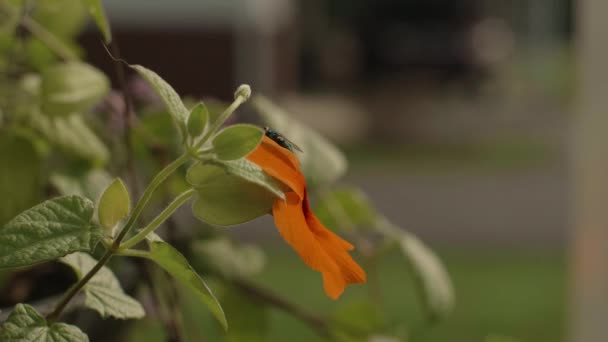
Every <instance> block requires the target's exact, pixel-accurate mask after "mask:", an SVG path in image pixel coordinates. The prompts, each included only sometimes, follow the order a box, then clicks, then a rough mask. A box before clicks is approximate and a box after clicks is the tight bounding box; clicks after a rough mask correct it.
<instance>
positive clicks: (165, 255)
mask: <svg viewBox="0 0 608 342" xmlns="http://www.w3.org/2000/svg"><path fill="white" fill-rule="evenodd" d="M148 245H149V246H150V253H149V254H147V256H146V257H147V258H149V259H150V260H152V261H154V262H156V263H157V264H158V265H159V266H160V267H162V268H163V269H164V270H165V271H167V273H169V274H170V275H171V276H173V277H174V278H175V279H177V281H179V282H180V283H181V284H182V285H184V286H185V287H187V288H188V289H190V290H192V291H193V293H194V294H195V295H196V297H197V298H198V299H199V300H200V301H201V302H202V303H203V304H205V305H206V306H207V307H208V308H209V310H211V313H212V314H213V315H214V316H215V318H217V320H218V321H219V322H220V324H221V325H222V327H224V329H228V321H227V320H226V316H225V314H224V310H223V309H222V306H221V305H220V303H219V301H218V300H217V298H216V297H215V295H214V294H213V292H211V289H210V288H209V286H207V284H206V283H205V281H204V280H203V279H202V278H201V277H200V276H199V275H198V273H196V271H194V269H193V268H192V266H190V264H189V263H188V260H187V259H186V258H185V257H184V256H183V255H182V254H181V253H180V252H179V251H178V250H177V249H175V248H173V246H171V245H170V244H168V243H166V242H163V241H159V240H154V241H150V240H148Z"/></svg>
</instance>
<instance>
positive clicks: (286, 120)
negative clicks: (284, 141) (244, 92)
mask: <svg viewBox="0 0 608 342" xmlns="http://www.w3.org/2000/svg"><path fill="white" fill-rule="evenodd" d="M252 103H253V106H254V108H255V109H256V111H257V112H258V113H259V114H260V115H261V116H262V118H263V119H264V121H265V122H266V123H267V124H268V125H269V126H270V127H271V128H273V129H274V130H276V131H277V132H279V133H281V134H282V135H284V136H285V137H286V138H288V139H289V140H291V141H293V142H294V143H295V144H297V145H298V146H299V147H300V148H301V149H302V151H304V153H299V154H298V159H299V160H300V163H301V164H302V169H303V170H304V174H305V175H306V177H307V178H309V179H310V180H311V181H312V182H311V183H312V184H330V183H332V182H334V181H336V180H337V179H338V178H340V177H342V176H343V175H344V173H345V172H346V169H347V167H348V164H347V161H346V157H345V156H344V154H343V153H342V152H341V151H340V150H339V149H338V148H337V147H336V146H335V145H334V144H332V143H331V142H329V141H328V140H327V139H326V138H324V137H323V136H321V135H320V134H319V133H317V132H316V131H315V130H313V129H312V128H310V127H308V126H306V125H304V124H302V123H301V122H299V121H297V120H296V119H294V118H293V117H292V116H291V115H289V114H288V113H286V112H285V111H284V110H283V109H281V108H280V107H278V106H277V105H275V104H274V103H272V102H271V101H270V100H268V99H267V98H265V97H263V96H259V95H258V96H254V97H253V102H252Z"/></svg>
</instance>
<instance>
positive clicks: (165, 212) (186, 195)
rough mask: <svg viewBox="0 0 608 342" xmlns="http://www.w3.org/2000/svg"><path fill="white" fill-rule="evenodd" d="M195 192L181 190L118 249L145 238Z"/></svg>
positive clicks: (192, 190) (128, 246)
mask: <svg viewBox="0 0 608 342" xmlns="http://www.w3.org/2000/svg"><path fill="white" fill-rule="evenodd" d="M195 194H196V190H194V189H189V190H186V191H184V192H182V193H181V194H180V195H178V196H177V197H176V198H175V199H174V200H173V201H172V202H171V203H169V205H168V206H167V207H166V208H165V209H164V210H163V211H162V212H161V213H160V214H158V216H156V218H154V220H152V221H151V222H150V223H149V224H148V225H147V226H146V227H144V228H143V229H142V230H140V231H139V232H138V233H137V234H135V235H134V236H133V237H131V238H130V239H129V240H127V241H125V242H124V243H123V244H121V245H120V250H122V249H127V248H130V247H133V246H135V245H136V244H138V243H139V242H140V241H141V240H143V239H145V238H146V236H147V235H148V234H149V233H150V232H152V231H154V230H155V229H156V228H158V227H159V226H160V225H161V224H162V223H163V222H165V220H167V219H168V218H169V217H170V216H171V215H172V214H173V213H174V212H175V210H177V208H179V207H181V206H182V204H184V203H185V202H186V201H188V200H189V199H190V198H192V196H194V195H195Z"/></svg>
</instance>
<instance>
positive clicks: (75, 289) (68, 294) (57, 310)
mask: <svg viewBox="0 0 608 342" xmlns="http://www.w3.org/2000/svg"><path fill="white" fill-rule="evenodd" d="M112 254H114V252H113V251H112V250H111V249H108V250H107V251H106V253H105V254H104V255H103V256H102V257H101V259H99V261H97V264H95V266H93V268H91V269H90V270H89V272H87V274H85V276H84V277H82V278H81V279H80V280H79V281H78V282H77V283H76V284H74V285H73V286H72V287H70V289H69V290H68V291H67V292H66V293H65V294H64V295H63V297H62V298H61V300H60V301H59V303H57V305H56V306H55V309H54V310H53V311H52V312H51V313H50V314H48V315H47V316H46V319H47V320H48V321H49V322H55V321H56V320H57V318H59V315H61V312H62V311H63V309H64V308H65V307H66V305H68V303H69V302H70V300H72V298H73V297H74V296H75V295H76V294H77V293H78V291H80V290H81V289H82V288H83V287H84V286H85V285H86V283H87V282H88V281H89V280H91V278H93V276H95V274H96V273H97V272H98V271H99V270H100V269H101V268H102V267H103V266H104V265H105V264H106V263H107V262H108V261H109V260H110V258H111V257H112Z"/></svg>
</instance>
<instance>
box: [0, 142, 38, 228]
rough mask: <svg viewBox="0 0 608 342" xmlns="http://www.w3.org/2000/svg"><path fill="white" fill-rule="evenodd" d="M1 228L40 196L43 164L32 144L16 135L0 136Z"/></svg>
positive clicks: (34, 202)
mask: <svg viewBox="0 0 608 342" xmlns="http://www.w3.org/2000/svg"><path fill="white" fill-rule="evenodd" d="M0 165H1V166H0V194H2V197H3V199H4V200H3V201H2V205H0V227H1V226H2V225H4V224H5V223H6V222H8V220H10V219H11V218H13V217H14V216H15V215H17V214H19V213H20V212H22V211H23V210H25V209H27V208H29V207H31V206H32V205H34V204H36V202H38V201H39V198H40V197H41V187H42V179H41V178H42V177H41V176H42V172H41V168H42V162H41V160H40V157H39V156H38V153H37V152H36V150H35V148H34V146H33V145H32V143H31V142H30V141H29V140H27V139H25V138H23V137H19V136H15V135H12V134H7V133H3V134H2V135H0Z"/></svg>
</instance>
